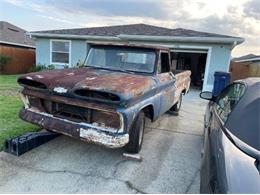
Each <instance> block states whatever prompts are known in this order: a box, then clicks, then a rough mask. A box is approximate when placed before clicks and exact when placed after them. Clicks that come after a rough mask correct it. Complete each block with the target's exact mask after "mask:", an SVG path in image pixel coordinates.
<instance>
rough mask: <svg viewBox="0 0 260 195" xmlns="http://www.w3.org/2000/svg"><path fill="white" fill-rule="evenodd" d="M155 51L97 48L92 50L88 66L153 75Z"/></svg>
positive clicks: (88, 58) (87, 62) (109, 47)
mask: <svg viewBox="0 0 260 195" xmlns="http://www.w3.org/2000/svg"><path fill="white" fill-rule="evenodd" d="M155 58H156V55H155V51H153V50H150V49H143V48H130V47H115V46H113V47H111V46H96V47H92V48H91V49H90V52H89V55H88V57H87V61H86V65H87V66H90V67H96V68H105V69H111V70H119V71H130V72H141V73H152V72H153V71H154V65H155Z"/></svg>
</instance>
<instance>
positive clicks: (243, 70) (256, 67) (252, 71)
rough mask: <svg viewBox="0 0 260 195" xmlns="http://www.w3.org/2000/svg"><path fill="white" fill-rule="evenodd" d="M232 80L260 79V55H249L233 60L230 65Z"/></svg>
mask: <svg viewBox="0 0 260 195" xmlns="http://www.w3.org/2000/svg"><path fill="white" fill-rule="evenodd" d="M230 72H231V75H232V80H233V81H234V80H238V79H244V78H247V77H260V55H254V54H248V55H244V56H241V57H238V58H233V59H232V61H231V63H230Z"/></svg>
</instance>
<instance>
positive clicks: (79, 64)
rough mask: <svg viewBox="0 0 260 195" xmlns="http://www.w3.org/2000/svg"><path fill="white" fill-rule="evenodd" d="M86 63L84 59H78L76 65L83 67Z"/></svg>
mask: <svg viewBox="0 0 260 195" xmlns="http://www.w3.org/2000/svg"><path fill="white" fill-rule="evenodd" d="M84 66H85V65H84V61H82V60H78V62H77V64H76V67H77V68H81V67H84Z"/></svg>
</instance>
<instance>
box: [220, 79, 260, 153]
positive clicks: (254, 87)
mask: <svg viewBox="0 0 260 195" xmlns="http://www.w3.org/2000/svg"><path fill="white" fill-rule="evenodd" d="M235 83H243V84H245V85H246V90H245V93H244V95H243V96H242V97H241V99H240V101H239V102H238V104H237V105H236V106H235V108H234V109H233V111H232V112H231V114H230V116H229V117H228V119H227V121H226V123H225V126H226V127H227V129H229V130H232V133H233V134H234V135H235V136H237V137H238V138H239V139H241V140H242V141H243V142H245V143H247V144H248V145H250V146H251V147H253V148H255V149H257V150H259V151H260V78H247V79H243V80H238V81H236V82H235ZM249 143H250V144H249Z"/></svg>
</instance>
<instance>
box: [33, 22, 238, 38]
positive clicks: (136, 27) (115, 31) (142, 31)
mask: <svg viewBox="0 0 260 195" xmlns="http://www.w3.org/2000/svg"><path fill="white" fill-rule="evenodd" d="M32 33H46V34H47V33H48V34H62V35H89V36H118V35H120V34H125V35H143V36H174V37H220V38H234V37H232V36H227V35H220V34H215V33H207V32H199V31H194V30H188V29H183V28H176V29H170V28H164V27H158V26H152V25H147V24H130V25H118V26H105V27H92V28H75V29H61V30H46V31H34V32H32Z"/></svg>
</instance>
